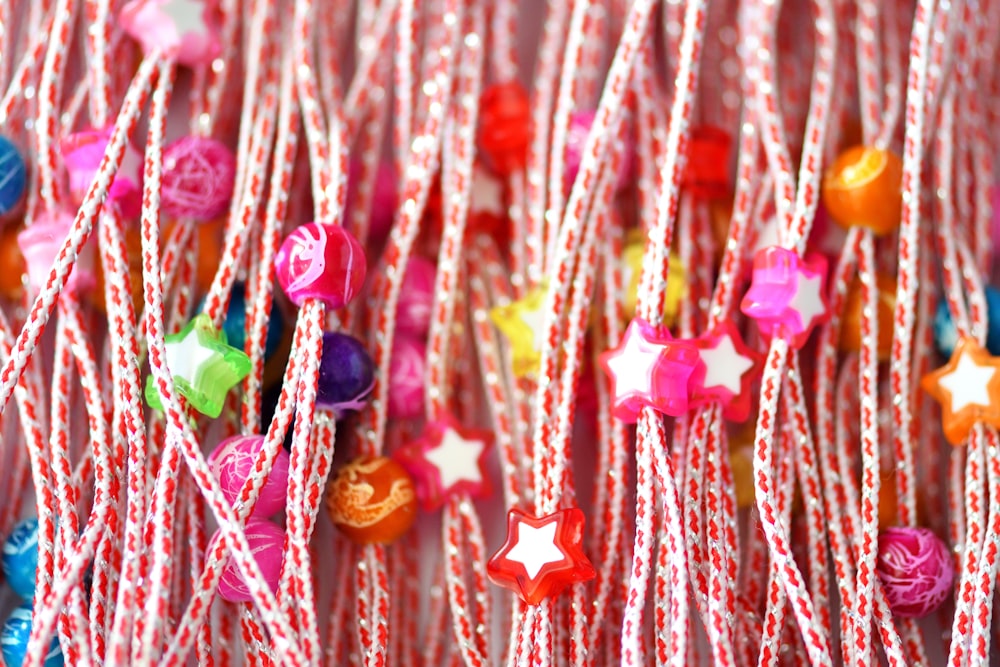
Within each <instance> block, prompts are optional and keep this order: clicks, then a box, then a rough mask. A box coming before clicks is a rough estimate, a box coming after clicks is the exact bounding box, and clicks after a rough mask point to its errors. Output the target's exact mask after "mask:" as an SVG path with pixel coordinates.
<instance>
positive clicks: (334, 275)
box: [274, 222, 368, 308]
mask: <svg viewBox="0 0 1000 667" xmlns="http://www.w3.org/2000/svg"><path fill="white" fill-rule="evenodd" d="M274 266H275V273H276V274H277V277H278V283H279V284H280V285H281V289H283V290H284V291H285V294H286V295H288V298H289V299H290V300H291V301H292V303H294V304H295V305H296V306H301V305H302V304H303V303H305V301H306V299H319V300H321V301H323V302H324V303H326V305H327V306H329V307H330V308H342V307H344V306H346V305H347V304H348V303H350V301H351V299H353V298H354V297H355V295H356V294H357V293H358V292H359V291H360V290H361V286H362V285H363V284H364V282H365V273H366V272H367V270H368V263H367V261H366V260H365V252H364V250H363V249H362V248H361V244H360V243H358V241H357V239H355V238H354V236H352V235H351V233H350V232H348V231H347V230H345V229H344V228H343V227H341V226H339V225H330V224H326V223H321V222H310V223H307V224H304V225H301V226H299V227H297V228H296V229H294V230H293V231H292V233H291V234H289V235H288V236H286V237H285V240H284V242H283V243H282V244H281V248H280V249H279V250H278V253H277V255H275V257H274Z"/></svg>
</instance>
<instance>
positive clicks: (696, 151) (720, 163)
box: [681, 125, 733, 199]
mask: <svg viewBox="0 0 1000 667" xmlns="http://www.w3.org/2000/svg"><path fill="white" fill-rule="evenodd" d="M688 142H689V143H688V151H687V167H686V168H685V170H684V178H683V181H682V183H681V184H682V186H683V187H684V190H685V191H687V192H688V193H690V194H691V195H692V196H693V197H695V198H697V199H721V198H722V197H725V196H726V195H727V194H729V170H730V166H731V165H730V162H731V160H730V152H731V149H732V144H733V140H732V137H730V136H729V133H728V132H726V131H725V130H723V129H721V128H718V127H712V126H711V125H698V126H695V127H692V128H691V133H690V137H689V138H688Z"/></svg>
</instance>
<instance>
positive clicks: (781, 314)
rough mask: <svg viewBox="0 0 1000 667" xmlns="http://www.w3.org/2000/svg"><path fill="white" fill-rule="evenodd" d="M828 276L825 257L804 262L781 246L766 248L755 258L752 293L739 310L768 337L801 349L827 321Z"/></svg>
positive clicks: (815, 257)
mask: <svg viewBox="0 0 1000 667" xmlns="http://www.w3.org/2000/svg"><path fill="white" fill-rule="evenodd" d="M825 276H826V260H825V259H824V258H823V257H822V256H818V255H816V256H812V257H811V258H809V259H808V260H806V261H803V260H802V259H801V258H800V257H799V256H798V255H796V254H795V253H794V252H792V251H791V250H787V249H785V248H781V247H779V246H769V247H767V248H763V249H762V250H759V251H758V252H757V254H756V255H755V256H754V261H753V277H752V279H751V283H750V289H748V290H747V293H746V295H745V296H744V297H743V301H742V303H741V304H740V310H742V311H743V313H744V314H745V315H746V316H747V317H750V318H752V319H755V320H757V326H758V327H759V328H760V330H761V333H763V334H764V335H765V336H767V337H771V336H778V337H781V338H784V339H785V340H787V341H788V343H789V344H790V345H791V346H792V347H793V348H796V349H797V348H801V347H802V346H803V345H805V343H806V340H808V339H809V335H810V334H811V333H812V331H813V329H814V328H815V327H816V325H818V324H819V323H820V322H822V321H824V320H825V319H826V316H827V308H826V298H825V296H824V290H823V281H824V278H825Z"/></svg>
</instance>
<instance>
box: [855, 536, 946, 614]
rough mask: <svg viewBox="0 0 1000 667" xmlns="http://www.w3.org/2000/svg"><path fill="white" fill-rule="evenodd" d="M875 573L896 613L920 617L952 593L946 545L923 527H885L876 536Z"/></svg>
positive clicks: (893, 611)
mask: <svg viewBox="0 0 1000 667" xmlns="http://www.w3.org/2000/svg"><path fill="white" fill-rule="evenodd" d="M875 572H876V573H877V574H878V578H879V579H880V580H881V582H882V588H884V589H885V598H886V601H887V602H888V603H889V608H890V609H892V613H893V614H895V615H896V616H901V617H903V618H920V617H922V616H927V615H928V614H930V613H931V612H932V611H934V610H935V609H937V608H938V607H940V606H941V603H942V602H944V601H945V600H946V599H947V598H948V597H950V596H951V594H952V583H953V582H954V580H955V569H954V563H953V561H952V558H951V554H950V553H949V552H948V547H947V546H945V544H944V542H942V541H941V540H940V539H938V537H937V536H936V535H935V534H934V533H932V532H931V531H929V530H927V529H926V528H910V527H901V528H886V529H885V530H883V531H882V532H881V533H879V536H878V560H877V561H876V563H875Z"/></svg>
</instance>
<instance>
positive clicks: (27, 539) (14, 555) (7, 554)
mask: <svg viewBox="0 0 1000 667" xmlns="http://www.w3.org/2000/svg"><path fill="white" fill-rule="evenodd" d="M2 562H3V574H4V577H5V578H6V579H7V585H9V586H10V587H11V590H13V591H14V592H15V593H17V594H18V595H19V596H21V599H23V600H26V601H28V602H30V601H31V599H32V598H33V597H35V571H36V570H37V569H38V519H25V520H24V521H21V522H20V523H18V524H17V525H16V526H14V530H12V531H11V533H10V535H9V536H8V537H7V541H6V542H4V544H3V561H2Z"/></svg>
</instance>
